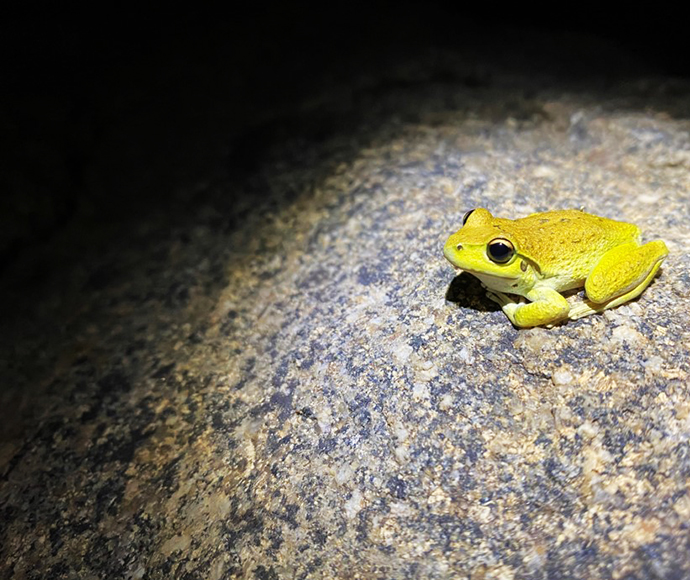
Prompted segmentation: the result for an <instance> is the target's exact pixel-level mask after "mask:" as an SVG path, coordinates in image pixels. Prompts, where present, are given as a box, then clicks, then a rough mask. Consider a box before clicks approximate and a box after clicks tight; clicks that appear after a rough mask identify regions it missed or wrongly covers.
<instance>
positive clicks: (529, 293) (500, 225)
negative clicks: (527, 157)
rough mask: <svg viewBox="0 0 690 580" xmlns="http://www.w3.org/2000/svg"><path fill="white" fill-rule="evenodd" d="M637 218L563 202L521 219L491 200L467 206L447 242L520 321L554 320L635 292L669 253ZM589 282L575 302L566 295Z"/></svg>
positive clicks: (522, 324)
mask: <svg viewBox="0 0 690 580" xmlns="http://www.w3.org/2000/svg"><path fill="white" fill-rule="evenodd" d="M640 236H641V232H640V229H639V228H638V227H637V226H636V225H633V224H630V223H626V222H622V221H616V220H613V219H608V218H605V217H600V216H597V215H593V214H589V213H586V212H585V211H583V210H581V209H561V210H553V211H545V212H539V213H533V214H530V215H528V216H526V217H522V218H518V219H515V220H512V219H507V218H499V217H494V216H493V215H492V214H491V212H490V211H489V210H487V209H485V208H476V209H472V210H470V211H468V212H467V213H465V215H464V217H463V219H462V227H461V228H460V229H459V230H458V231H457V232H455V233H454V234H452V235H451V236H450V237H449V238H448V241H447V242H446V243H445V245H444V247H443V253H444V256H445V257H446V259H447V260H448V261H449V262H450V263H451V264H452V265H453V266H454V267H455V268H456V270H462V271H464V272H467V273H469V274H471V275H473V276H475V277H476V278H478V279H479V280H480V282H481V283H482V285H483V286H484V288H485V289H486V290H487V296H488V298H490V299H491V300H493V301H494V302H496V303H497V304H498V305H499V306H500V307H501V309H502V310H503V312H504V313H505V314H506V316H507V317H508V319H509V320H510V322H512V323H513V324H514V325H515V326H516V327H517V328H530V327H535V326H545V327H553V326H555V325H557V324H560V323H562V322H567V321H568V320H577V319H579V318H583V317H585V316H589V315H591V314H597V313H601V312H603V311H604V310H608V309H609V308H614V307H616V306H619V305H621V304H623V303H625V302H628V301H630V300H633V299H634V298H637V297H638V296H639V295H640V294H641V293H642V292H643V291H644V290H645V288H647V286H649V284H650V282H651V281H652V280H653V279H654V277H655V276H656V274H657V271H658V270H659V267H660V266H661V263H662V262H663V261H664V259H665V258H666V256H667V255H668V248H667V247H666V244H665V243H664V242H663V241H662V240H655V241H650V242H647V243H645V244H642V243H641V242H640ZM583 287H584V291H585V294H584V297H583V299H582V300H581V301H580V302H574V303H572V304H571V302H569V301H568V300H567V298H566V296H564V293H566V295H567V294H568V293H570V294H572V293H574V292H570V291H577V290H578V289H581V288H583Z"/></svg>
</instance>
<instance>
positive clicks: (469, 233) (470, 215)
mask: <svg viewBox="0 0 690 580" xmlns="http://www.w3.org/2000/svg"><path fill="white" fill-rule="evenodd" d="M506 221H508V220H503V219H500V218H495V217H493V216H492V215H491V213H490V212H489V211H488V210H486V209H483V208H478V209H473V210H471V211H468V212H467V213H466V214H465V217H464V218H463V220H462V228H460V229H459V230H458V231H457V232H456V233H454V234H453V235H452V236H450V238H448V241H447V242H446V245H445V246H444V248H443V254H444V255H445V256H446V258H447V259H448V261H449V262H450V263H451V264H453V266H455V267H456V268H459V269H460V270H464V271H466V272H469V273H470V274H475V275H477V276H479V277H480V278H482V279H485V278H486V277H491V278H498V279H505V280H517V279H520V278H522V277H523V276H524V267H525V266H524V265H523V264H524V262H523V261H522V260H521V259H519V248H518V244H517V240H515V239H514V236H513V235H511V234H509V233H508V232H506V231H505V229H504V227H503V225H504V223H503V222H506ZM485 283H486V282H485Z"/></svg>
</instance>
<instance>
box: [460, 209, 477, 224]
mask: <svg viewBox="0 0 690 580" xmlns="http://www.w3.org/2000/svg"><path fill="white" fill-rule="evenodd" d="M473 211H474V210H473V209H471V210H470V211H468V212H467V213H466V214H465V215H464V216H462V225H463V226H464V225H465V224H466V223H467V218H469V217H470V215H472V212H473Z"/></svg>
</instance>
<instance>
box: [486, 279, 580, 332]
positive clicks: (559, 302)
mask: <svg viewBox="0 0 690 580" xmlns="http://www.w3.org/2000/svg"><path fill="white" fill-rule="evenodd" d="M487 296H488V297H489V298H490V299H491V300H493V301H494V302H496V303H498V304H499V305H500V306H501V308H502V309H503V312H504V313H505V315H506V316H507V317H508V318H509V319H510V321H511V322H512V323H513V324H514V325H515V326H517V327H519V328H528V327H531V326H549V327H551V326H553V325H554V324H556V323H558V322H561V321H562V320H564V319H566V318H567V317H568V311H569V309H570V305H569V304H568V301H567V300H566V299H565V298H563V296H561V294H559V293H558V292H556V291H555V290H553V289H551V288H534V289H532V290H530V291H529V292H528V294H527V297H526V298H527V300H531V302H527V301H526V300H525V299H524V298H522V297H520V298H518V300H517V301H516V300H514V299H513V298H511V297H510V296H508V295H507V294H504V293H503V292H496V291H495V290H493V291H490V292H487Z"/></svg>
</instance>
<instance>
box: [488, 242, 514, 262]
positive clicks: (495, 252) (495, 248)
mask: <svg viewBox="0 0 690 580" xmlns="http://www.w3.org/2000/svg"><path fill="white" fill-rule="evenodd" d="M514 253H515V249H514V248H513V245H512V244H511V243H510V242H509V241H507V240H497V241H495V242H491V243H490V244H489V258H491V259H492V260H493V261H494V262H497V263H498V264H503V263H505V262H507V261H508V260H510V259H511V258H512V257H513V254H514Z"/></svg>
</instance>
